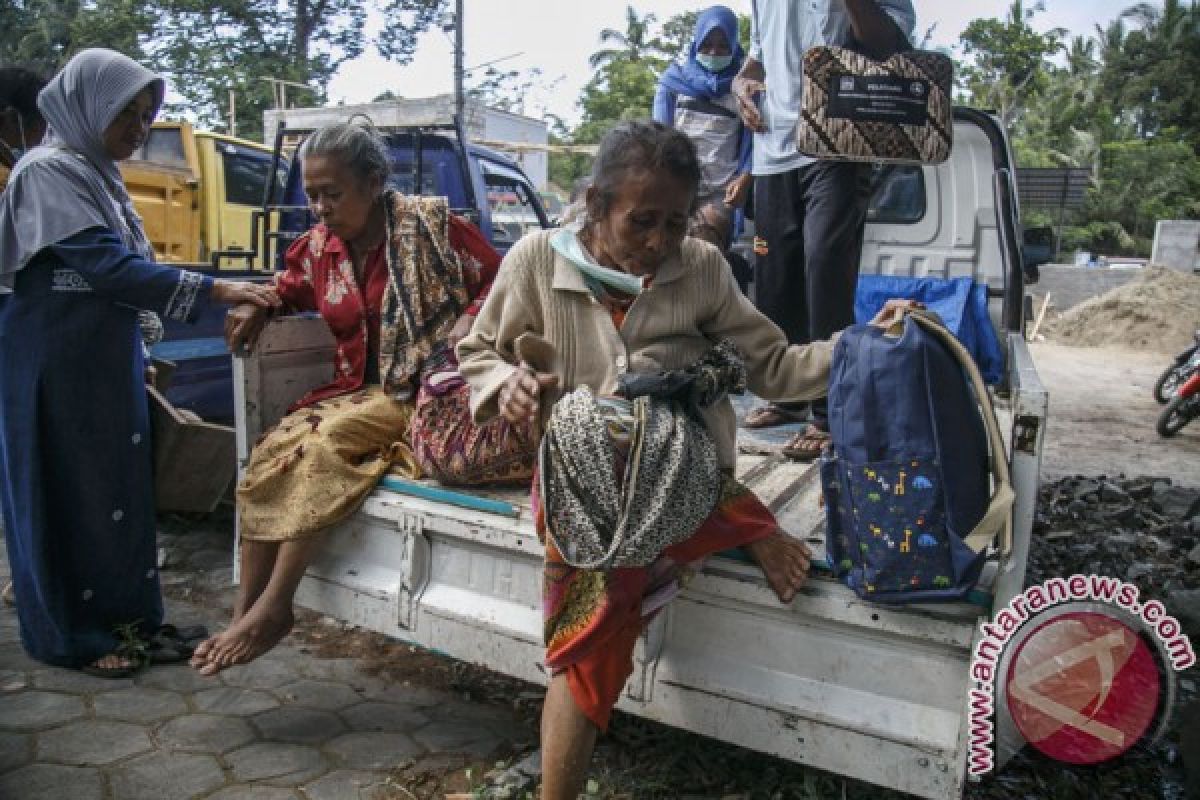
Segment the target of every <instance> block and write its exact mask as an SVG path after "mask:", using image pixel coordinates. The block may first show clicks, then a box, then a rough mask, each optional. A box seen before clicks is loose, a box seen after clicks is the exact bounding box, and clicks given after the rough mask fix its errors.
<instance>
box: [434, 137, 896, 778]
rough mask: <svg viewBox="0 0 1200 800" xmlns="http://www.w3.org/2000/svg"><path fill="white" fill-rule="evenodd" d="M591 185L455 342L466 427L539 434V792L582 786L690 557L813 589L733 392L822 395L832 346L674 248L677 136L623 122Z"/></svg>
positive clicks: (680, 140)
mask: <svg viewBox="0 0 1200 800" xmlns="http://www.w3.org/2000/svg"><path fill="white" fill-rule="evenodd" d="M592 174H593V184H592V187H591V188H590V189H588V192H587V213H586V216H585V219H584V221H583V223H582V225H581V226H579V227H577V228H563V229H559V230H552V231H546V232H543V233H534V234H532V235H529V236H526V237H525V238H524V239H522V240H521V241H520V242H519V243H518V244H517V246H516V247H514V248H513V249H512V251H511V252H510V253H509V254H508V256H507V257H506V258H505V260H504V266H503V268H502V269H501V270H500V273H499V276H498V278H497V280H496V284H495V287H494V288H493V290H492V292H491V294H490V295H489V296H488V299H487V301H486V302H485V303H484V305H483V310H482V311H481V312H480V314H479V317H478V319H477V320H476V322H475V325H474V327H473V328H472V330H471V333H470V334H469V335H468V336H467V337H466V338H465V339H463V340H462V342H460V343H459V345H458V353H459V356H460V362H461V365H462V372H463V374H464V375H465V376H466V378H467V380H468V381H469V382H470V384H471V387H472V396H471V404H472V407H473V408H474V410H475V416H476V419H478V420H486V419H490V418H492V417H495V416H497V415H501V416H503V417H504V418H505V419H507V420H509V421H510V422H512V423H513V424H525V423H527V422H528V421H529V420H531V419H535V418H536V419H538V420H539V422H540V423H542V424H543V425H544V426H545V435H544V438H543V440H542V444H541V451H540V456H539V475H538V477H537V479H536V481H535V498H534V499H535V503H534V507H535V518H536V524H537V528H538V532H539V535H540V536H541V537H542V540H543V542H544V543H545V550H546V555H545V559H546V564H545V573H544V586H543V602H544V612H543V613H544V616H545V639H546V649H547V652H546V664H547V666H548V667H549V668H550V669H551V672H552V678H551V680H550V687H549V691H548V692H547V695H546V702H545V707H544V709H543V712H542V735H541V738H542V769H543V784H542V797H543V798H546V800H552V799H556V798H574V797H575V796H576V795H577V794H578V793H579V791H580V789H581V785H582V782H583V777H584V775H585V774H586V770H587V765H588V761H589V759H590V757H591V752H592V748H593V746H594V743H595V738H596V734H597V731H599V730H603V729H604V728H605V727H606V726H607V724H608V720H609V715H610V713H611V711H612V708H613V705H614V704H615V703H616V700H617V697H618V695H619V694H620V691H621V687H622V686H623V685H624V683H625V680H626V679H627V678H628V677H629V675H630V673H631V671H632V652H633V646H634V642H635V640H636V639H637V637H638V634H639V633H640V632H641V630H642V629H643V627H644V625H645V620H646V619H647V618H648V617H649V616H650V615H652V614H653V613H654V612H655V610H657V609H658V608H661V607H662V606H663V604H664V603H666V602H668V601H669V600H670V598H671V597H672V596H673V594H674V593H675V592H676V591H677V590H678V585H679V578H680V577H681V576H682V574H683V573H684V572H685V570H686V569H687V568H688V567H689V566H695V565H696V563H697V562H699V561H701V560H702V559H703V558H704V557H705V556H707V555H709V554H711V553H714V552H718V551H720V550H724V549H727V548H731V547H737V546H745V548H746V550H747V552H748V553H749V555H750V556H751V558H753V559H754V561H756V562H757V563H758V564H759V565H760V566H761V567H762V569H763V572H764V573H765V574H766V578H767V582H768V583H769V584H770V585H771V587H772V588H773V589H774V590H775V592H776V594H778V596H779V598H780V600H782V601H783V602H789V601H790V600H791V599H792V598H793V597H794V596H795V593H796V591H797V589H799V588H800V586H801V585H802V584H803V583H804V581H805V579H806V576H807V573H808V568H809V558H810V556H811V554H810V551H809V549H808V548H807V547H806V546H805V545H804V543H803V542H801V541H799V540H796V539H793V538H791V537H789V536H788V535H786V534H785V533H784V532H783V531H782V530H780V528H779V526H778V524H777V523H776V521H775V518H774V516H773V515H772V514H771V512H770V511H769V510H767V508H766V507H765V506H763V504H762V503H761V502H760V501H759V500H758V499H757V498H756V497H755V496H754V495H753V494H752V493H751V492H750V491H749V490H747V489H746V488H745V487H744V486H741V485H740V484H738V483H737V482H736V481H735V480H734V479H733V477H732V469H733V466H734V457H735V428H734V416H733V409H732V407H731V405H730V402H729V400H728V398H727V397H726V393H727V392H729V391H741V390H742V389H743V388H744V387H746V386H748V387H749V388H750V389H751V390H753V391H754V392H755V393H756V394H759V395H761V396H762V397H765V398H767V399H776V400H789V401H790V400H804V399H807V398H812V397H816V396H818V395H820V394H822V393H823V392H824V391H825V384H826V381H827V379H828V376H829V365H830V357H831V353H832V345H831V343H830V342H828V341H818V342H813V343H812V344H805V345H793V346H789V345H788V343H787V340H786V339H785V337H784V335H783V332H782V331H780V329H779V328H778V327H776V326H775V325H774V324H773V323H772V322H771V321H770V320H768V319H767V318H766V317H764V316H763V315H762V314H760V313H759V312H758V311H757V310H755V308H754V306H753V305H752V304H751V303H750V301H749V300H747V299H746V298H745V297H744V296H743V295H742V293H741V292H740V291H738V287H737V285H736V284H735V283H734V280H733V276H732V275H731V274H730V270H729V267H728V266H727V265H726V263H725V260H724V259H723V258H722V257H721V253H720V251H719V250H718V249H717V248H716V247H713V246H712V245H709V244H706V243H703V242H701V241H699V240H697V239H692V238H685V236H684V234H685V232H686V231H687V227H688V218H689V216H690V215H691V212H692V206H693V204H694V200H695V197H696V187H697V185H698V184H699V182H700V166H699V164H698V163H697V158H696V150H695V147H694V146H693V145H692V143H691V142H690V141H689V140H688V138H687V137H686V136H685V135H684V134H682V133H679V132H678V131H674V130H672V129H670V128H667V127H665V126H663V125H660V124H658V123H650V122H626V123H622V124H621V125H618V126H617V127H616V128H615V129H613V130H612V131H611V132H610V133H609V134H608V135H607V136H605V138H604V140H603V141H602V142H601V143H600V147H599V152H598V153H597V154H596V161H595V166H594V167H593V172H592ZM898 305H901V304H897V303H895V302H894V301H893V302H892V303H890V304H889V305H888V307H887V309H885V311H884V312H883V313H881V314H880V318H879V319H878V320H877V322H878V323H885V322H889V321H890V319H891V317H892V315H893V314H894V313H896V309H897V307H898ZM634 398H636V399H634Z"/></svg>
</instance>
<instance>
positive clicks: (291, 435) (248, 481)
mask: <svg viewBox="0 0 1200 800" xmlns="http://www.w3.org/2000/svg"><path fill="white" fill-rule="evenodd" d="M412 413H413V409H412V405H411V404H408V403H401V402H399V401H397V400H395V399H393V398H392V397H390V396H388V395H386V394H385V393H384V391H383V388H382V387H380V386H366V387H363V388H362V389H359V390H358V391H355V392H352V393H350V394H346V395H341V396H339V397H334V398H330V399H328V400H322V401H320V402H318V403H314V404H313V405H311V406H306V407H304V408H300V409H297V410H296V411H293V412H292V413H291V414H288V415H287V416H286V417H284V418H283V420H281V421H280V423H279V425H278V426H277V427H275V428H274V429H273V430H271V431H270V432H269V433H267V434H266V435H265V436H264V437H263V438H262V439H261V440H259V442H258V444H257V445H256V446H255V448H254V451H253V453H251V455H250V464H249V465H248V466H247V467H246V473H245V475H244V476H243V477H242V481H241V483H240V484H238V489H237V504H238V519H239V522H240V524H241V535H242V536H243V537H245V538H246V539H254V540H258V541H287V540H290V539H300V538H303V537H306V536H311V535H313V534H315V533H318V532H319V531H321V530H323V529H325V528H328V527H329V526H331V525H334V524H336V523H338V522H340V521H342V520H343V519H345V518H347V517H349V516H350V515H351V514H353V513H354V512H355V511H356V510H357V509H358V507H359V505H360V504H361V503H362V501H363V498H365V497H366V496H367V493H368V492H370V491H371V490H372V489H373V488H375V485H376V484H377V483H379V480H380V478H382V477H383V476H384V474H386V473H387V472H388V471H389V470H390V471H392V472H394V473H396V474H399V475H403V476H405V477H411V478H418V477H420V475H421V471H420V469H419V468H418V467H417V463H416V461H415V459H414V458H413V454H412V449H411V448H410V447H409V444H408V441H407V439H408V429H409V423H410V421H411V418H412Z"/></svg>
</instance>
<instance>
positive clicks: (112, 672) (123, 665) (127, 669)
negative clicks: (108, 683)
mask: <svg viewBox="0 0 1200 800" xmlns="http://www.w3.org/2000/svg"><path fill="white" fill-rule="evenodd" d="M137 668H138V662H137V661H135V660H134V659H132V658H128V657H126V656H122V655H118V654H117V653H109V654H108V655H106V656H101V657H100V658H98V659H96V660H95V661H93V662H92V663H90V664H88V665H87V666H86V667H83V668H82V671H83V672H85V673H87V674H88V675H93V676H95V677H97V678H124V677H127V676H129V675H132V674H133V673H134V672H135V671H137Z"/></svg>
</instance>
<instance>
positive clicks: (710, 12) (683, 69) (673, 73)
mask: <svg viewBox="0 0 1200 800" xmlns="http://www.w3.org/2000/svg"><path fill="white" fill-rule="evenodd" d="M714 28H720V29H721V30H722V31H724V33H725V39H726V40H727V41H728V42H729V46H730V48H732V50H731V52H732V54H733V60H732V61H731V62H729V66H728V67H726V68H725V69H723V70H721V71H720V72H709V71H708V70H707V69H705V68H704V67H702V66H700V64H699V62H697V61H696V52H697V51H698V50H699V49H700V44H701V43H702V42H703V41H704V39H705V38H706V37H707V36H708V35H709V34H710V33H712V31H713V29H714ZM745 57H746V54H745V53H744V52H743V51H742V46H741V44H739V43H738V20H737V15H736V14H734V13H733V12H732V11H731V10H729V9H728V8H726V7H725V6H713V7H712V8H709V9H706V10H705V11H703V12H702V13H701V14H700V16H699V17H697V18H696V34H695V36H693V37H692V45H691V47H689V48H688V57H687V61H686V62H684V63H683V64H672V65H671V66H670V67H668V68H667V71H666V72H664V73H663V74H662V77H661V78H659V84H660V85H661V86H663V87H665V88H666V89H667V90H669V91H672V92H674V93H676V94H682V95H686V96H687V97H694V98H696V99H697V100H715V99H717V98H718V97H722V96H723V95H727V94H729V91H730V86H731V84H732V83H733V78H734V76H735V75H737V73H738V70H739V69H741V68H742V61H743V60H744V59H745Z"/></svg>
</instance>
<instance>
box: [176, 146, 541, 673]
mask: <svg viewBox="0 0 1200 800" xmlns="http://www.w3.org/2000/svg"><path fill="white" fill-rule="evenodd" d="M300 159H301V161H302V164H303V176H304V190H305V192H306V193H307V195H308V198H309V202H310V203H311V205H312V209H313V211H314V212H315V213H316V215H317V217H318V218H319V219H320V222H319V224H317V225H316V226H314V227H313V228H312V229H311V230H309V231H308V232H307V233H305V234H304V235H303V236H301V237H300V238H299V239H298V240H296V242H295V243H294V244H293V245H292V246H291V248H289V250H288V252H287V256H286V264H287V269H286V270H285V271H284V272H283V273H281V274H280V276H279V277H278V279H277V281H276V289H277V291H278V293H279V297H280V299H281V300H282V301H283V303H284V308H285V310H287V311H293V312H301V311H318V312H320V314H321V316H322V317H323V318H324V319H325V321H326V322H327V323H328V324H329V328H330V330H331V332H332V333H333V335H334V337H335V339H336V340H337V350H336V353H335V355H334V364H333V373H334V381H333V383H331V384H329V385H328V386H324V387H322V388H319V389H316V390H314V391H312V392H309V393H308V394H307V395H305V396H304V397H303V398H302V399H301V400H300V401H299V402H298V403H296V405H295V406H293V409H292V413H290V414H289V415H288V416H287V417H285V418H284V419H283V420H282V422H280V424H279V426H278V427H277V428H275V429H274V430H272V431H271V432H269V433H268V434H267V435H266V436H265V437H264V438H263V439H262V440H261V441H260V442H259V443H258V445H257V446H256V447H255V449H254V452H253V454H252V455H251V459H250V463H249V465H248V466H247V468H246V472H245V474H244V476H243V477H242V481H241V484H240V485H239V486H238V490H237V502H238V517H239V522H240V526H241V527H240V530H241V548H242V549H241V565H242V568H241V579H242V580H241V587H240V589H239V592H238V598H237V601H236V603H235V605H234V609H233V621H232V624H231V625H230V627H229V629H228V630H226V631H224V632H223V633H221V634H218V635H217V636H215V637H213V638H211V639H209V640H208V641H206V642H203V643H202V644H201V645H200V646H199V647H198V648H196V652H195V656H194V658H193V660H192V664H193V666H195V667H196V668H198V669H199V670H200V671H201V672H203V673H204V674H209V675H211V674H213V673H215V672H217V671H219V670H221V669H223V668H225V667H228V666H230V665H232V664H240V663H244V662H247V661H250V660H252V659H254V658H257V657H258V656H260V655H262V654H263V653H265V652H266V651H268V650H269V649H271V648H272V647H274V646H275V644H276V643H278V642H279V640H280V639H281V638H282V637H283V636H284V635H286V634H287V632H288V631H289V630H290V629H291V626H292V598H293V595H294V594H295V591H296V587H297V585H298V583H299V581H300V579H301V577H303V575H304V571H305V569H306V568H307V566H308V563H309V560H310V558H311V556H312V554H313V552H314V549H315V547H316V544H317V543H318V542H319V540H320V536H319V534H321V533H322V532H323V531H324V530H326V529H327V528H329V527H330V526H332V525H334V524H335V523H337V522H339V521H341V520H343V519H345V518H346V517H348V516H349V515H351V514H352V513H354V511H355V510H356V509H357V508H358V506H359V504H360V503H361V502H362V500H363V498H364V497H365V496H366V495H367V493H368V492H370V491H371V489H372V488H374V486H375V485H376V483H377V482H378V481H379V479H380V478H381V477H382V476H383V475H384V473H386V472H388V470H389V469H390V470H392V471H394V472H399V473H400V474H402V475H405V476H407V477H414V478H415V477H420V476H421V475H431V476H433V477H436V478H438V479H439V480H442V481H443V482H449V483H459V484H477V483H487V482H513V481H522V480H528V478H529V475H530V471H531V469H532V455H533V449H534V446H535V444H536V441H535V440H534V438H533V433H532V427H531V426H530V425H528V424H526V425H515V426H514V425H511V424H509V423H507V422H504V421H503V420H498V421H497V422H495V423H492V424H488V425H482V426H475V425H474V424H473V423H472V421H471V418H470V412H469V407H468V393H469V392H468V388H467V386H466V384H465V382H464V381H463V379H462V378H461V377H460V376H459V375H458V371H457V363H456V362H455V360H454V352H453V345H454V343H456V342H457V341H458V340H459V339H460V338H462V336H463V335H464V334H465V333H466V331H467V330H468V329H469V328H470V326H471V322H472V320H473V319H474V315H475V314H476V313H477V312H478V303H479V302H480V301H481V300H482V297H483V294H484V293H485V292H486V289H487V287H488V286H489V285H490V283H491V281H492V279H493V277H494V276H495V274H496V269H497V267H498V266H499V263H500V256H499V254H497V253H496V251H495V250H493V249H492V247H491V246H490V245H489V244H488V243H487V241H486V240H485V239H484V238H483V236H482V235H481V234H480V233H479V231H478V230H477V229H476V228H475V227H473V226H472V225H471V224H470V223H468V222H466V221H464V220H462V219H459V218H458V217H455V216H453V215H450V214H449V213H448V211H447V206H446V201H445V199H444V198H431V197H409V196H404V195H400V194H398V193H395V192H393V191H390V190H386V189H385V185H386V181H387V177H388V171H389V170H388V167H389V158H388V152H387V149H386V146H385V145H384V143H383V142H382V141H381V140H380V139H379V137H378V136H376V135H375V134H374V133H373V132H371V131H369V130H368V129H366V128H363V127H360V126H357V125H333V126H330V127H327V128H323V129H321V130H318V131H317V132H315V133H314V134H312V136H310V137H309V138H308V140H307V141H306V142H305V143H304V145H303V147H302V148H301V150H300ZM266 318H267V315H265V314H263V313H261V312H260V311H258V310H256V309H254V308H251V307H249V306H246V307H239V308H238V309H235V310H234V311H232V312H230V314H229V317H228V318H227V321H226V338H227V339H228V341H229V345H230V348H231V349H234V350H235V352H236V351H237V348H239V347H243V346H246V345H251V346H252V345H253V343H254V341H255V339H256V338H257V336H258V333H259V332H260V331H261V329H262V326H263V324H264V323H265V321H266Z"/></svg>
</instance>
